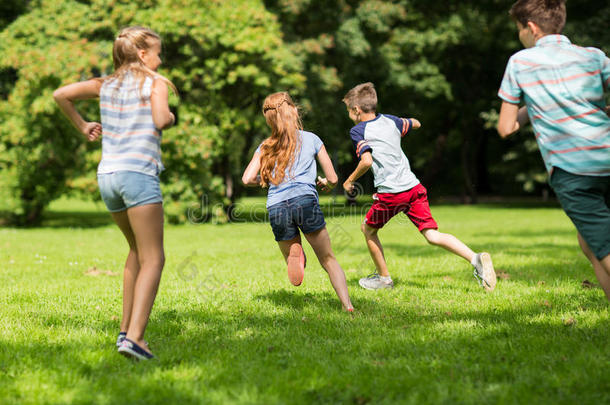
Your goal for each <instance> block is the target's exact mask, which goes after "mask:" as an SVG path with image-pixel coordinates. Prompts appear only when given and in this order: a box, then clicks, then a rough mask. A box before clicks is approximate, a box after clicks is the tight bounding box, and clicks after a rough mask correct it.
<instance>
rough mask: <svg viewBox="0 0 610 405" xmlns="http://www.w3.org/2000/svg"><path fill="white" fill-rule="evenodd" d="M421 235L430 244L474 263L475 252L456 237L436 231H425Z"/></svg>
mask: <svg viewBox="0 0 610 405" xmlns="http://www.w3.org/2000/svg"><path fill="white" fill-rule="evenodd" d="M421 233H422V235H424V238H426V240H427V241H428V243H429V244H431V245H435V246H440V247H442V248H443V249H446V250H448V251H450V252H451V253H454V254H456V255H458V256H460V257H463V258H464V259H466V260H467V261H468V262H469V263H470V262H471V261H472V258H473V257H474V252H473V251H472V250H471V249H470V248H469V247H468V246H466V245H465V244H464V243H463V242H462V241H460V240H459V239H458V238H456V237H455V236H453V235H451V234H448V233H442V232H439V231H437V230H436V229H424V230H422V231H421Z"/></svg>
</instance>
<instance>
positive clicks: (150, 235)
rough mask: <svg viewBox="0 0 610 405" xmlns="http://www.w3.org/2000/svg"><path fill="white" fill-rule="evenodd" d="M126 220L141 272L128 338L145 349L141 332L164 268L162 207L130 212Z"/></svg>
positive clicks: (137, 280)
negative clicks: (127, 220) (133, 239)
mask: <svg viewBox="0 0 610 405" xmlns="http://www.w3.org/2000/svg"><path fill="white" fill-rule="evenodd" d="M127 216H128V218H129V224H130V225H131V229H132V230H133V233H134V235H135V240H136V246H137V248H138V261H139V264H140V271H139V272H138V275H137V278H136V282H135V286H134V295H133V307H132V311H131V320H130V322H129V327H128V329H127V338H128V339H130V340H132V341H134V342H136V343H137V344H138V345H140V346H142V347H143V348H145V349H148V347H147V345H146V343H145V342H144V331H145V330H146V325H147V324H148V319H149V317H150V311H151V310H152V306H153V304H154V302H155V297H156V296H157V290H158V288H159V282H160V281H161V271H162V270H163V265H164V264H165V254H164V252H163V206H162V205H161V203H157V204H147V205H141V206H138V207H133V208H129V209H128V210H127Z"/></svg>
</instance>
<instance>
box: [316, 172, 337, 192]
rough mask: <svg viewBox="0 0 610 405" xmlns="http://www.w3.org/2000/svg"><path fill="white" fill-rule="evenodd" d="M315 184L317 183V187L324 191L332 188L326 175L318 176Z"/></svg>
mask: <svg viewBox="0 0 610 405" xmlns="http://www.w3.org/2000/svg"><path fill="white" fill-rule="evenodd" d="M317 184H318V187H320V188H322V191H326V192H329V191H330V190H332V189H333V187H334V186H333V185H332V184H330V183H329V182H328V180H327V179H326V177H325V178H322V177H320V176H318V182H317Z"/></svg>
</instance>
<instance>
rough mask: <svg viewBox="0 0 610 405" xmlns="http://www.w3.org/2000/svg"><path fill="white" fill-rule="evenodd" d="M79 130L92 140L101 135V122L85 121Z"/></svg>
mask: <svg viewBox="0 0 610 405" xmlns="http://www.w3.org/2000/svg"><path fill="white" fill-rule="evenodd" d="M81 132H82V133H83V135H85V136H86V137H87V139H88V140H89V142H93V141H95V140H97V138H99V137H100V135H102V124H100V123H99V122H86V123H85V125H84V126H83V128H82V129H81Z"/></svg>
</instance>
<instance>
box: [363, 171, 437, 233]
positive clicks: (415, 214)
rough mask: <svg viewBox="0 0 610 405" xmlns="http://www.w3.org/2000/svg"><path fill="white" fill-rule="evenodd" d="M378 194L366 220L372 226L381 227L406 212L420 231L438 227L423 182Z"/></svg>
mask: <svg viewBox="0 0 610 405" xmlns="http://www.w3.org/2000/svg"><path fill="white" fill-rule="evenodd" d="M376 196H377V198H376V201H375V203H374V204H373V206H372V207H371V209H370V210H369V212H367V214H366V218H365V220H364V223H365V224H367V225H368V226H370V227H371V228H377V229H379V228H381V227H383V226H384V225H385V224H386V223H387V222H388V221H389V220H390V219H391V218H392V217H393V216H394V215H396V214H398V213H399V212H404V213H405V215H406V216H408V217H409V219H410V220H411V222H413V225H415V226H416V227H417V229H418V230H419V231H420V232H421V231H422V230H424V229H438V225H437V224H436V221H435V220H434V218H432V214H431V213H430V205H428V193H427V192H426V188H425V187H424V186H422V185H421V183H420V184H418V185H417V186H415V187H413V188H412V189H410V190H407V191H403V192H402V193H377V194H376ZM373 198H375V197H374V196H373Z"/></svg>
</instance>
